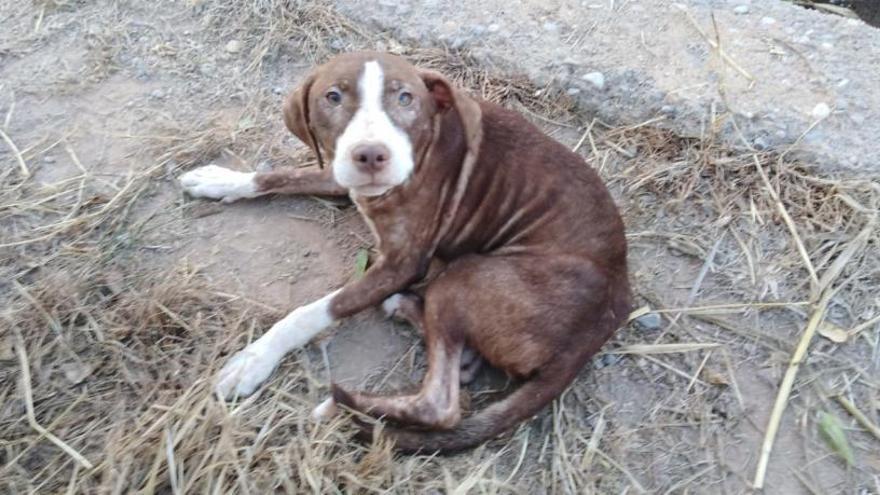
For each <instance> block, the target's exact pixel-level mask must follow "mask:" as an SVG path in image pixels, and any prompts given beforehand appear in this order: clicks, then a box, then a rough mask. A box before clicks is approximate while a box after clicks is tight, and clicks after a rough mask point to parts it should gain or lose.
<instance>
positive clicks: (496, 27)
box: [489, 24, 501, 33]
mask: <svg viewBox="0 0 880 495" xmlns="http://www.w3.org/2000/svg"><path fill="white" fill-rule="evenodd" d="M500 29H501V26H499V25H498V24H489V32H490V33H497V32H498V31H499V30H500Z"/></svg>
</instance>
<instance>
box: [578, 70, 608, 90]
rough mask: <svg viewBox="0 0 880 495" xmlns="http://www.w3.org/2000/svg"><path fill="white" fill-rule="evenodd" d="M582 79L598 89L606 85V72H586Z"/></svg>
mask: <svg viewBox="0 0 880 495" xmlns="http://www.w3.org/2000/svg"><path fill="white" fill-rule="evenodd" d="M581 79H583V80H584V81H587V82H589V83H590V84H592V85H593V86H596V87H597V88H598V89H602V88H604V87H605V74H602V73H601V72H590V73H588V74H584V75H582V76H581Z"/></svg>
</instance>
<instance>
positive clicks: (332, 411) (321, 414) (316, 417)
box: [312, 397, 337, 422]
mask: <svg viewBox="0 0 880 495" xmlns="http://www.w3.org/2000/svg"><path fill="white" fill-rule="evenodd" d="M336 411H337V407H336V402H334V401H333V397H330V398H329V399H327V400H325V401H324V402H322V403H320V404H318V407H316V408H314V409H312V421H315V422H321V421H326V420H328V419H330V418H332V417H333V416H334V415H336Z"/></svg>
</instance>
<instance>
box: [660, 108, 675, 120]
mask: <svg viewBox="0 0 880 495" xmlns="http://www.w3.org/2000/svg"><path fill="white" fill-rule="evenodd" d="M660 113H662V114H663V115H668V116H670V117H671V116H673V115H675V114H676V113H677V110H676V109H675V107H674V106H672V105H663V106H662V107H660Z"/></svg>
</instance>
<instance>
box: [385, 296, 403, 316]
mask: <svg viewBox="0 0 880 495" xmlns="http://www.w3.org/2000/svg"><path fill="white" fill-rule="evenodd" d="M403 299H404V296H402V295H400V294H394V295H393V296H391V297H389V298H388V299H385V300H384V301H383V302H382V312H383V313H385V316H387V317H388V318H394V315H395V313H397V310H399V309H400V303H401V301H403Z"/></svg>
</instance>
